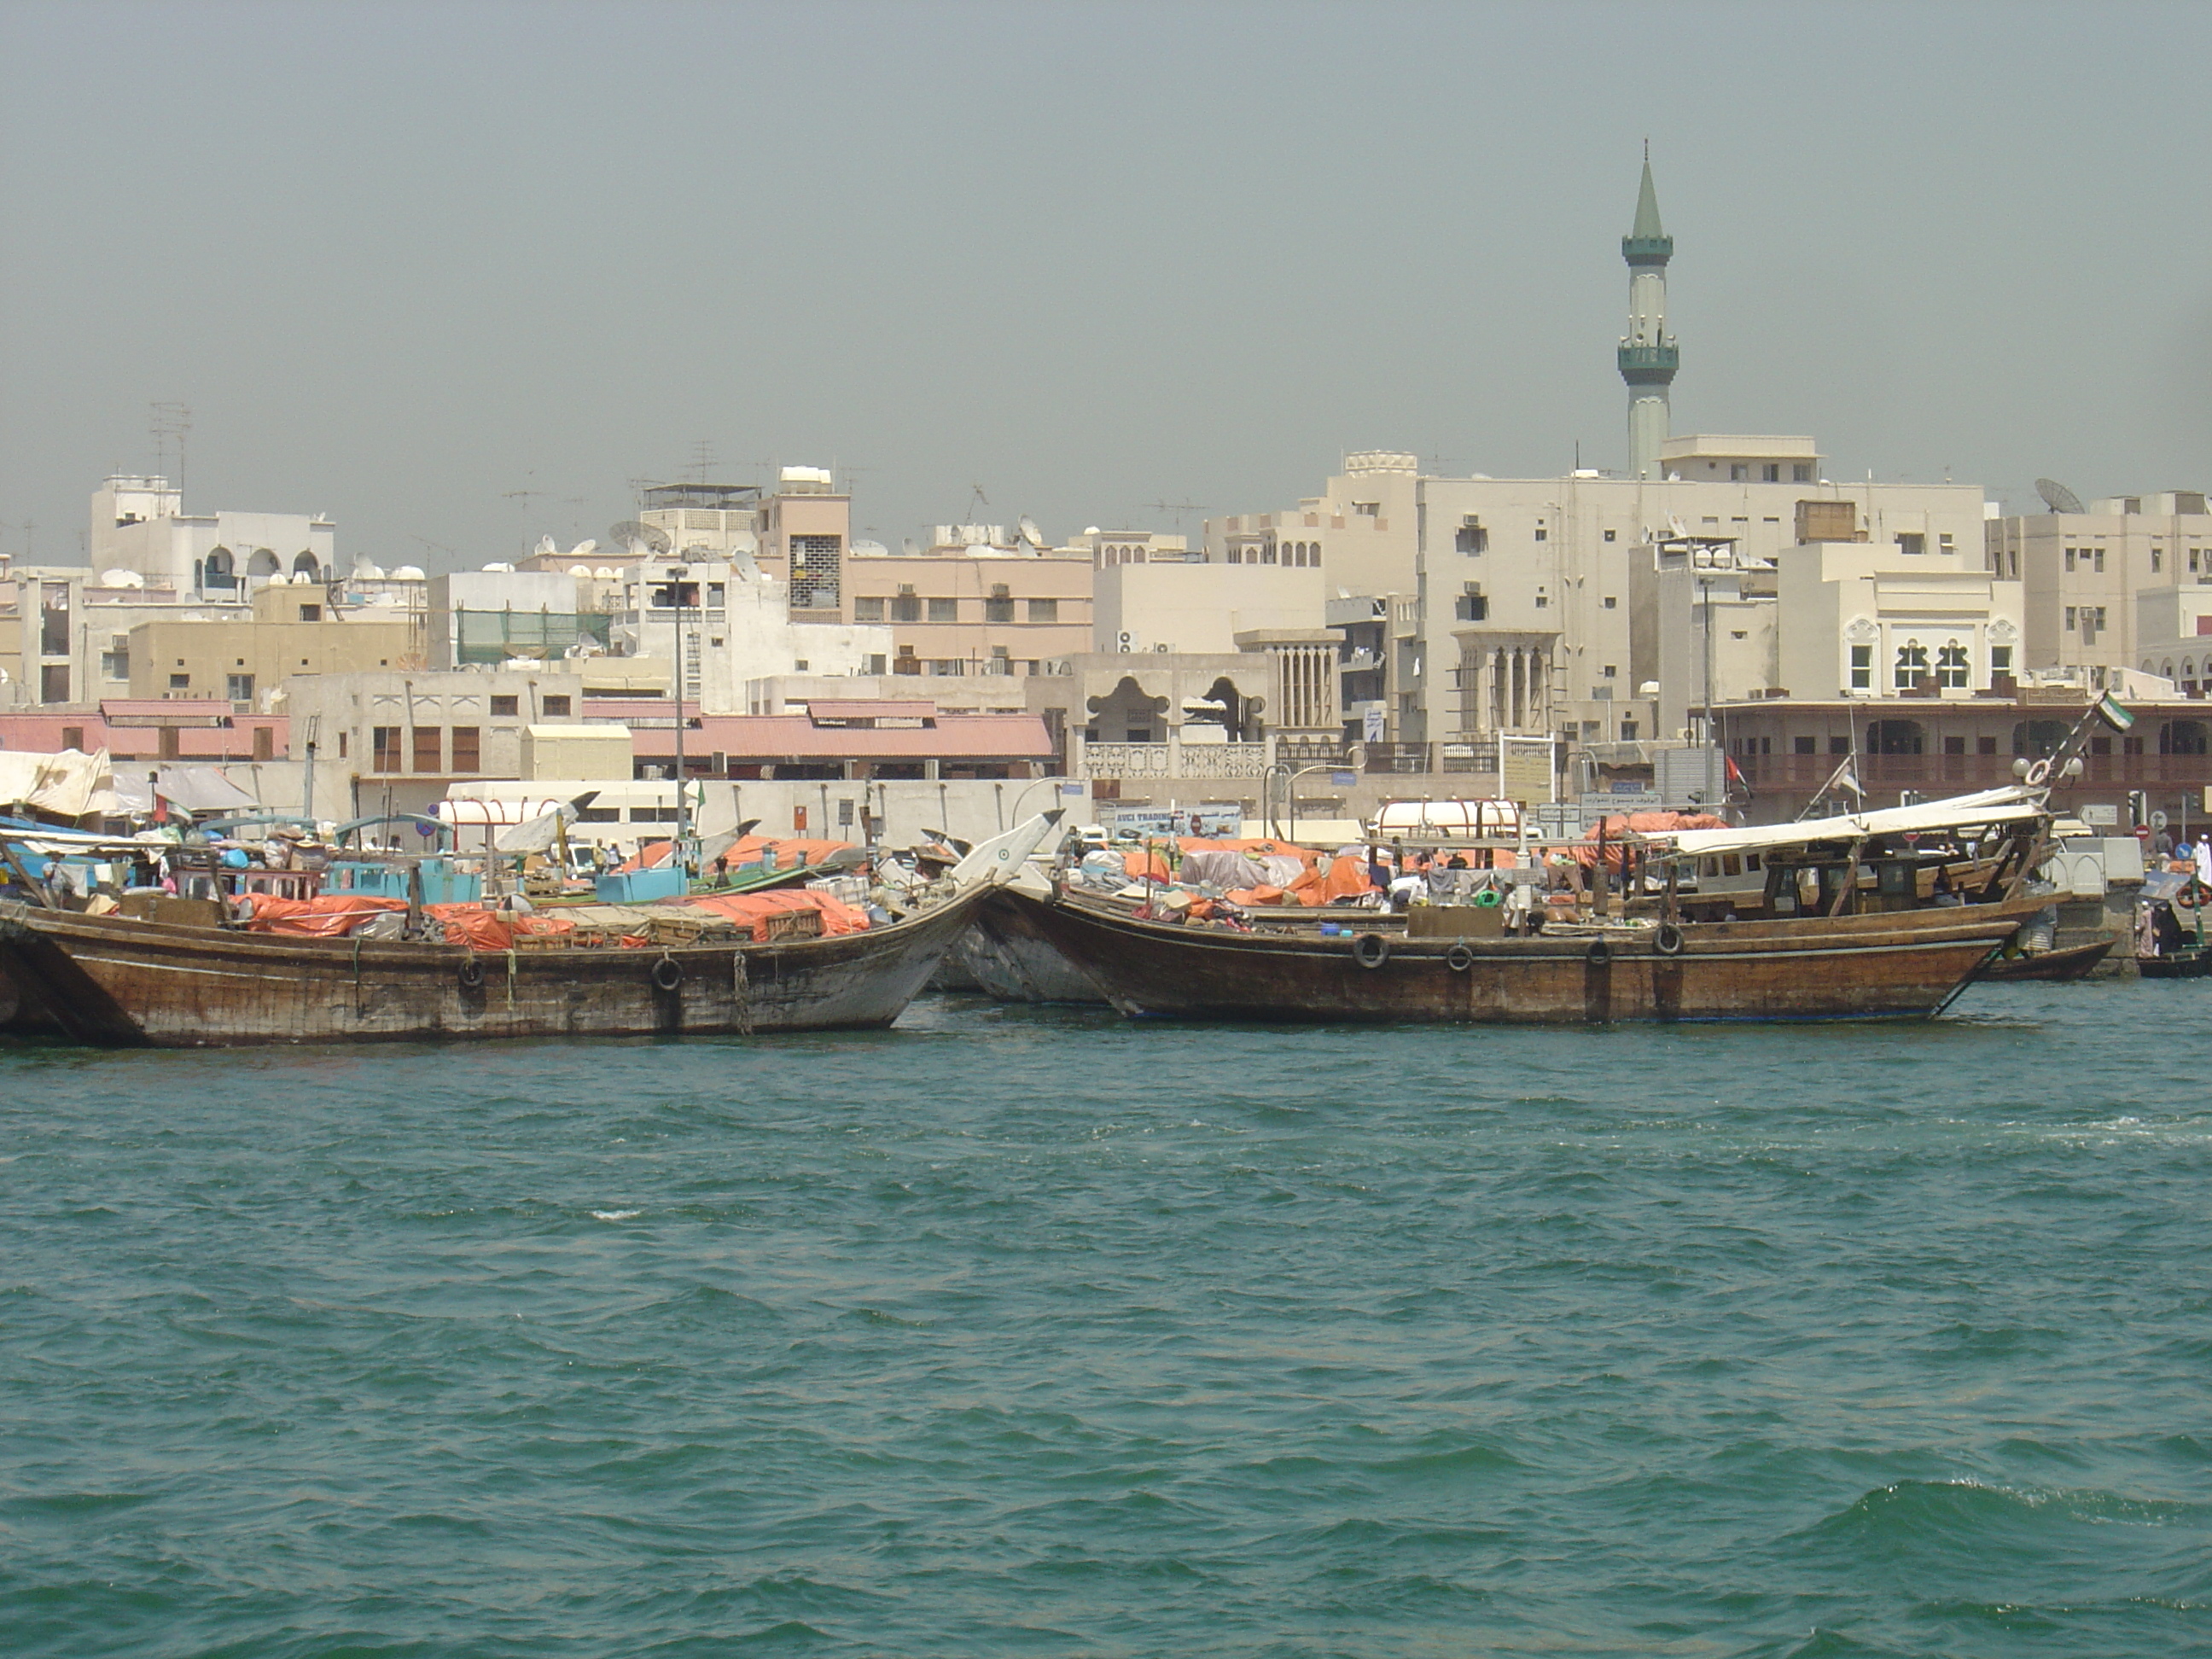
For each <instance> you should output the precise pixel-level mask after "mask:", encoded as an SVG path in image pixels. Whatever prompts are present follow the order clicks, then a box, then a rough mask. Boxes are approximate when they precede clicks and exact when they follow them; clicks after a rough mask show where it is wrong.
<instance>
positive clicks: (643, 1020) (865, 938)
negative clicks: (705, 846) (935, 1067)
mask: <svg viewBox="0 0 2212 1659" xmlns="http://www.w3.org/2000/svg"><path fill="white" fill-rule="evenodd" d="M974 897H975V896H973V895H970V896H963V897H959V898H956V899H953V900H951V901H950V902H946V903H945V904H943V905H941V906H939V907H938V908H935V909H933V910H929V911H927V912H924V913H923V914H922V915H919V916H916V917H914V918H911V919H909V920H908V921H903V922H901V923H899V924H897V925H896V926H895V927H886V928H879V929H872V930H870V931H868V932H866V933H846V934H841V935H838V936H836V937H835V938H828V939H794V940H790V941H786V942H781V943H777V944H773V945H758V944H746V945H738V946H732V945H710V946H677V947H674V948H672V949H669V950H665V951H664V950H659V949H657V948H656V949H648V950H640V951H623V950H560V951H519V952H513V953H507V952H492V951H484V952H477V951H468V950H466V949H464V948H462V947H459V946H456V945H421V944H410V943H402V942H398V941H381V940H373V939H360V940H353V939H295V938H288V937H283V936H280V935H274V934H266V933H234V932H229V931H227V930H220V929H214V928H204V927H168V926H165V925H163V924H161V923H157V922H146V921H123V920H118V919H115V918H112V917H91V916H84V915H77V914H75V913H73V912H69V911H55V910H44V909H36V908H30V907H27V906H25V905H21V904H12V903H10V904H0V975H4V977H5V978H6V980H7V981H9V985H8V989H7V992H6V993H5V994H0V1005H7V1004H12V1005H13V1018H12V1020H11V1021H10V1022H9V1029H13V1030H17V1031H42V1030H43V1031H50V1032H52V1033H55V1034H57V1035H59V1036H64V1037H67V1038H70V1039H73V1040H75V1041H77V1042H89V1043H98V1044H103V1045H112V1046H131V1047H155V1048H225V1047H234V1046H247V1045H253V1044H264V1043H285V1042H373V1041H398V1040H403V1039H423V1038H434V1039H435V1038H457V1037H518V1036H644V1035H665V1036H675V1035H679V1034H682V1035H692V1034H709V1033H729V1032H734V1033H768V1032H777V1031H812V1030H844V1029H864V1028H868V1027H879V1026H884V1025H888V1024H890V1023H891V1022H892V1021H893V1020H895V1019H896V1018H898V1017H899V1015H900V1014H901V1013H902V1012H904V1010H905V1008H906V1006H907V1005H908V1003H909V1002H911V1001H912V1000H914V998H915V994H917V993H918V992H920V991H921V987H922V986H923V985H924V984H925V983H926V982H927V980H928V979H929V976H930V975H931V974H932V973H933V972H934V971H935V969H936V967H937V964H938V963H939V960H940V959H942V957H944V955H945V952H946V951H948V950H949V949H951V945H952V942H953V940H954V939H957V937H958V936H959V934H960V933H961V932H962V930H963V929H964V928H965V927H967V926H968V922H969V915H970V912H971V910H972V908H973V904H974ZM665 964H672V966H670V965H665Z"/></svg>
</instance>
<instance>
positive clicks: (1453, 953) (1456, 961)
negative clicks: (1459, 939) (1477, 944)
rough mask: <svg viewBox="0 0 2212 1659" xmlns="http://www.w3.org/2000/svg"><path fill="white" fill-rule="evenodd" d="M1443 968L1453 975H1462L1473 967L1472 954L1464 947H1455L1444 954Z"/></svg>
mask: <svg viewBox="0 0 2212 1659" xmlns="http://www.w3.org/2000/svg"><path fill="white" fill-rule="evenodd" d="M1444 966H1445V967H1447V968H1449V969H1451V970H1452V972H1454V973H1455V974H1463V973H1465V972H1466V971H1467V970H1468V969H1470V968H1472V967H1474V951H1470V950H1468V948H1467V946H1466V945H1453V946H1452V948H1451V949H1450V950H1449V951H1445V952H1444Z"/></svg>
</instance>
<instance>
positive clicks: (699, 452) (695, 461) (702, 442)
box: [684, 438, 714, 483]
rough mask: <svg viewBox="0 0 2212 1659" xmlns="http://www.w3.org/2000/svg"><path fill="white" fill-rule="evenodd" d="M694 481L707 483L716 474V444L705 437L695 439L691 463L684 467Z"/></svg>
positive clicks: (692, 446)
mask: <svg viewBox="0 0 2212 1659" xmlns="http://www.w3.org/2000/svg"><path fill="white" fill-rule="evenodd" d="M684 471H685V472H687V473H688V474H690V477H691V482H692V483H708V482H709V481H710V480H712V478H713V477H714V445H713V444H711V443H709V442H708V441H707V440H706V439H704V438H699V439H696V440H694V441H693V442H692V445H691V465H689V466H687V467H686V468H684Z"/></svg>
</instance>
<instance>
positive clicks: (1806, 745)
mask: <svg viewBox="0 0 2212 1659" xmlns="http://www.w3.org/2000/svg"><path fill="white" fill-rule="evenodd" d="M1817 741H1819V740H1818V739H1817V738H1791V739H1790V749H1791V751H1792V752H1793V753H1795V754H1799V755H1809V754H1811V753H1812V752H1813V745H1814V743H1816V742H1817Z"/></svg>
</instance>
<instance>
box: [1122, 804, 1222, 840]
mask: <svg viewBox="0 0 2212 1659" xmlns="http://www.w3.org/2000/svg"><path fill="white" fill-rule="evenodd" d="M1105 823H1106V827H1107V828H1108V829H1111V830H1113V831H1114V832H1115V834H1117V835H1138V836H1163V837H1165V836H1198V837H1200V839H1202V840H1207V841H1235V840H1237V839H1238V838H1239V837H1240V836H1243V833H1244V809H1243V806H1241V805H1238V804H1237V803H1236V802H1234V801H1231V802H1230V803H1229V804H1227V805H1220V804H1218V803H1215V802H1210V801H1200V803H1199V804H1198V805H1195V806H1172V807H1170V806H1161V807H1150V806H1116V807H1114V808H1112V809H1111V810H1110V811H1108V813H1107V814H1106V817H1105Z"/></svg>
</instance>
